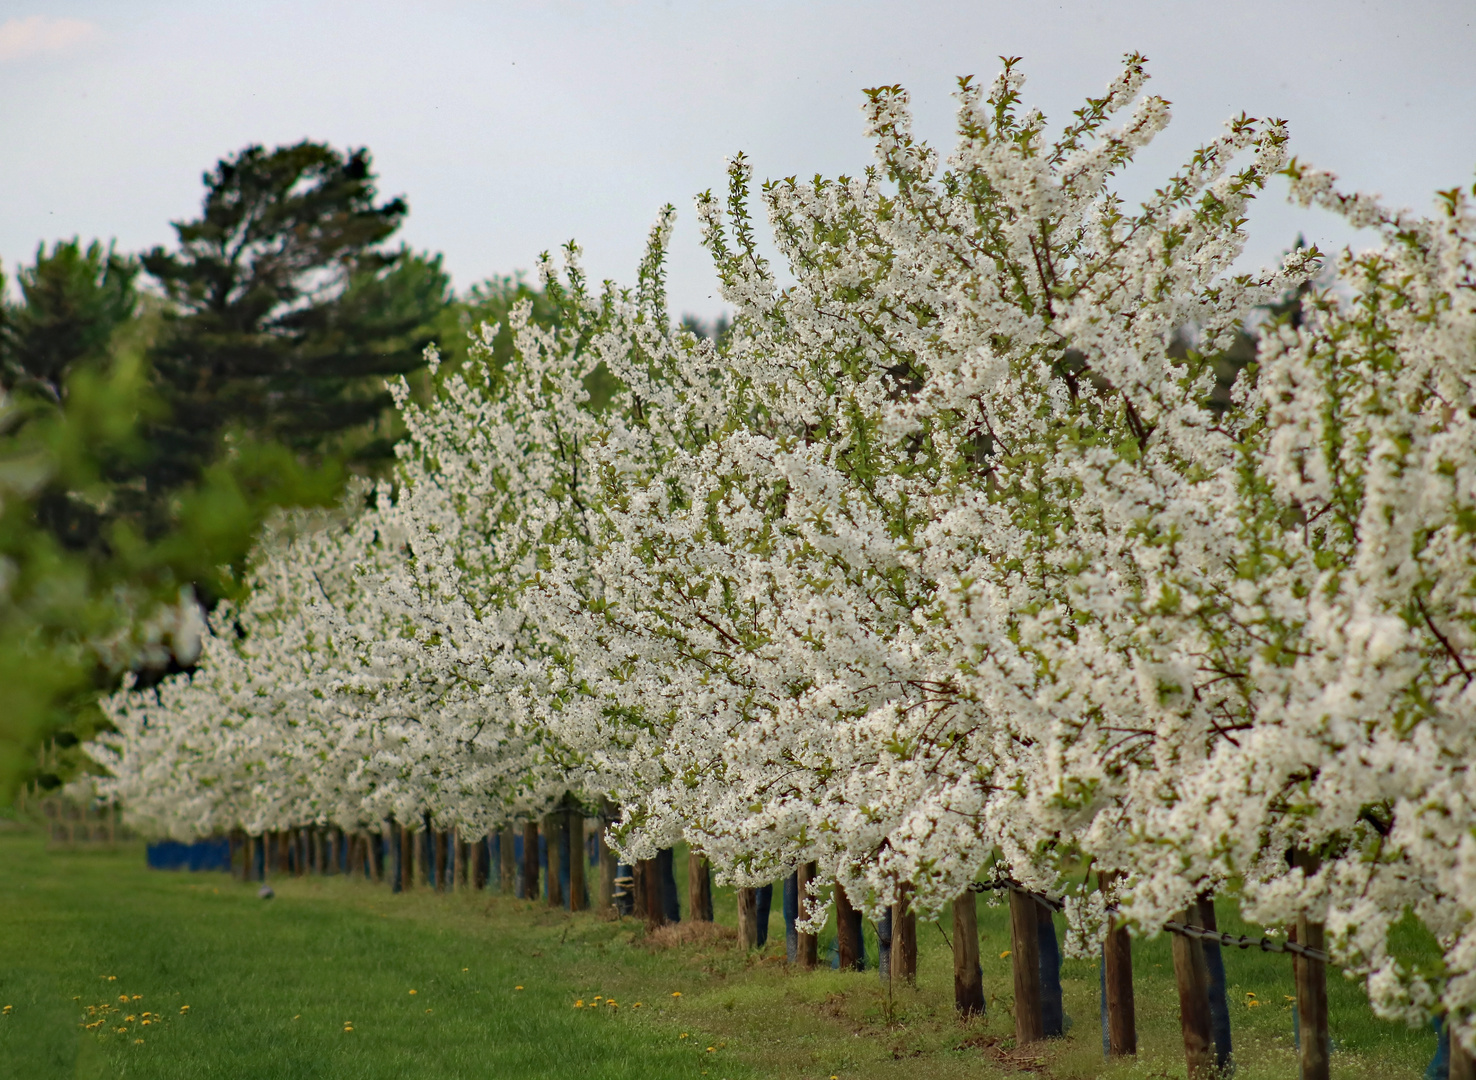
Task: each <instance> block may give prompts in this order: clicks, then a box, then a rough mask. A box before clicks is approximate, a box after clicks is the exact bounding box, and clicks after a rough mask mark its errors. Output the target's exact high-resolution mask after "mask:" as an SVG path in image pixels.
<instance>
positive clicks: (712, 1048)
mask: <svg viewBox="0 0 1476 1080" xmlns="http://www.w3.org/2000/svg"><path fill="white" fill-rule="evenodd" d="M707 1052H708V1053H709V1054H716V1053H717V1047H716V1046H709V1047H708V1048H707Z"/></svg>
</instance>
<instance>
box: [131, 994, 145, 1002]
mask: <svg viewBox="0 0 1476 1080" xmlns="http://www.w3.org/2000/svg"><path fill="white" fill-rule="evenodd" d="M133 1000H134V1001H142V1000H143V995H142V994H134V995H133Z"/></svg>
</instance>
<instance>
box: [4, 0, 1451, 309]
mask: <svg viewBox="0 0 1476 1080" xmlns="http://www.w3.org/2000/svg"><path fill="white" fill-rule="evenodd" d="M1134 49H1136V50H1140V51H1142V52H1143V53H1145V54H1146V55H1147V56H1148V58H1149V61H1150V64H1149V70H1150V71H1151V72H1152V74H1153V76H1154V78H1153V81H1152V84H1151V87H1152V89H1153V91H1154V92H1156V93H1158V94H1161V95H1162V96H1164V97H1166V98H1168V99H1169V100H1170V101H1171V102H1173V106H1174V107H1173V112H1174V122H1173V124H1172V125H1171V126H1170V128H1169V129H1168V131H1167V132H1165V133H1164V134H1163V135H1162V136H1160V139H1159V141H1158V142H1157V143H1155V144H1154V146H1153V147H1151V148H1150V150H1149V151H1148V152H1146V153H1145V154H1144V155H1143V156H1142V157H1141V159H1140V162H1139V164H1138V165H1136V166H1135V167H1134V168H1133V170H1132V171H1131V173H1130V175H1128V176H1127V177H1125V178H1124V181H1123V188H1122V190H1123V191H1124V193H1125V194H1127V195H1129V196H1139V197H1140V196H1141V195H1143V194H1146V193H1147V192H1148V191H1151V189H1152V188H1153V187H1155V186H1157V185H1158V184H1159V183H1161V182H1162V181H1163V179H1165V178H1166V177H1167V175H1168V174H1169V172H1170V171H1171V169H1172V168H1173V167H1174V165H1175V164H1176V163H1177V162H1178V160H1180V159H1182V158H1183V157H1184V156H1186V155H1187V154H1188V153H1189V152H1190V151H1191V150H1192V149H1193V147H1194V146H1195V145H1197V144H1199V143H1201V142H1203V141H1204V140H1206V139H1208V138H1211V137H1213V136H1214V135H1215V134H1217V133H1218V132H1219V130H1220V129H1221V125H1222V124H1223V123H1224V121H1225V120H1226V119H1227V118H1228V117H1230V116H1233V115H1235V114H1237V113H1239V112H1240V111H1242V110H1244V111H1246V112H1248V113H1250V114H1251V115H1253V116H1260V117H1265V116H1277V117H1282V118H1284V119H1286V120H1288V121H1289V122H1290V124H1291V132H1292V145H1293V149H1294V152H1295V153H1296V154H1297V155H1299V156H1300V157H1302V158H1304V159H1306V160H1308V161H1310V162H1312V163H1314V164H1316V165H1317V166H1319V167H1321V168H1326V169H1331V170H1332V171H1334V172H1336V173H1337V174H1339V176H1340V177H1342V178H1343V180H1344V182H1345V183H1346V185H1347V186H1350V187H1357V188H1360V189H1364V190H1370V191H1376V192H1379V193H1381V194H1383V195H1384V196H1385V197H1386V199H1388V200H1389V201H1391V202H1394V203H1397V204H1400V205H1407V206H1414V207H1418V208H1421V209H1423V208H1426V207H1427V206H1429V205H1430V202H1431V198H1432V193H1433V192H1434V191H1435V190H1436V189H1439V188H1449V187H1453V186H1456V185H1469V184H1470V183H1471V181H1472V179H1473V176H1476V0H1400V2H1398V3H1385V2H1359V0H1334V2H1317V3H1298V2H1293V0H1277V2H1273V3H1237V2H1235V0H1219V2H1214V3H1210V2H1192V3H1190V2H1181V3H1150V2H1140V0H1111V2H1106V0H1097V2H1093V3H1081V2H1072V3H1032V2H1028V0H1011V2H1001V0H972V2H969V3H943V2H938V3H925V2H911V3H903V2H892V3H871V2H866V0H845V2H842V3H819V2H816V3H781V2H754V0H749V2H745V3H727V2H720V0H700V2H699V0H688V2H667V3H660V2H636V0H627V2H621V0H566V2H555V3H540V2H538V0H523V2H519V3H511V4H510V3H490V2H485V0H484V2H481V3H451V2H432V0H419V2H418V3H415V4H409V3H403V2H401V3H394V4H388V3H375V2H371V0H355V2H353V3H313V2H311V0H292V2H291V3H251V2H247V0H235V2H232V3H224V2H209V3H201V2H199V0H195V2H192V3H184V2H174V0H129V2H128V3H126V4H124V3H118V2H116V0H115V2H90V3H89V2H77V3H67V2H59V0H53V2H50V3H31V4H16V3H10V2H9V0H0V101H3V102H4V108H3V110H0V147H3V152H0V190H3V198H0V258H3V259H4V262H5V265H6V268H7V270H13V268H14V266H15V264H16V263H17V262H18V261H29V260H30V259H31V258H32V256H33V254H34V251H35V248H36V244H37V242H38V241H40V240H42V239H45V240H51V239H55V238H58V237H69V236H72V235H81V236H82V237H83V238H84V239H85V238H89V237H94V236H97V237H102V238H105V239H106V238H110V237H116V238H117V241H118V244H119V246H120V247H121V248H123V249H125V250H138V249H142V248H146V247H149V246H152V245H153V244H156V243H166V244H167V243H169V242H170V241H171V240H172V239H173V233H172V230H171V229H170V227H169V222H170V221H171V220H178V219H181V218H186V217H189V216H192V215H193V214H194V213H195V212H196V210H197V209H198V207H199V204H200V200H201V195H202V190H203V189H202V187H201V181H200V176H201V173H202V172H204V171H205V170H206V169H207V168H209V167H210V166H212V165H213V164H214V162H215V161H216V160H217V159H219V158H220V157H222V156H224V155H226V154H229V153H231V152H233V151H235V150H237V149H239V148H241V147H242V146H245V145H247V144H249V143H253V142H256V143H262V144H265V145H268V146H271V145H276V144H281V143H287V142H294V141H297V140H299V139H302V138H311V139H318V140H326V141H328V142H331V143H333V144H334V145H336V146H339V147H347V146H367V147H369V148H370V149H371V150H372V151H373V154H374V160H375V165H376V168H377V170H378V172H379V176H380V190H381V192H382V193H383V194H385V195H396V194H404V195H406V196H407V197H408V199H409V202H410V208H411V213H410V217H409V220H408V223H407V225H406V227H405V229H404V232H403V235H404V237H405V239H406V240H407V241H408V242H409V243H411V244H412V245H414V246H415V247H417V248H423V249H429V250H432V251H441V252H444V253H445V256H446V263H447V267H448V268H449V269H450V271H451V272H452V274H453V275H454V278H455V281H456V284H457V287H458V288H464V287H465V286H468V285H470V284H472V283H473V282H475V281H477V280H480V279H482V278H484V277H486V276H488V275H491V274H500V273H507V272H510V271H513V270H517V269H520V268H521V269H530V268H531V267H532V266H533V264H534V260H535V259H536V257H537V254H538V252H539V251H541V250H543V249H546V248H552V247H556V246H557V245H559V244H561V243H562V242H563V241H565V240H567V239H569V238H575V239H577V240H578V241H579V243H580V244H581V245H582V246H583V247H584V249H585V252H586V262H587V265H588V266H589V268H590V270H591V271H592V272H593V273H594V274H595V275H596V276H599V277H614V278H617V279H619V280H624V281H629V280H631V278H632V277H633V274H634V269H635V265H636V261H637V258H638V257H639V252H640V248H641V245H642V244H643V242H644V239H645V234H646V231H647V229H648V228H649V226H650V224H651V222H652V221H653V220H654V218H655V215H656V212H657V210H658V208H659V207H660V206H661V205H662V204H664V203H667V202H672V203H675V204H676V206H677V209H678V212H679V215H680V216H679V224H678V229H677V234H676V236H675V239H674V242H673V257H672V268H671V277H670V285H671V293H672V308H673V310H674V311H677V312H681V311H690V312H694V313H697V314H699V315H701V316H703V317H708V318H710V317H711V316H712V315H714V314H715V313H716V312H718V311H719V310H721V307H722V304H721V300H720V298H719V297H717V295H716V290H715V287H714V284H713V279H712V275H711V273H710V271H709V269H708V265H707V261H706V257H705V255H704V254H703V253H702V251H701V249H700V248H699V247H698V245H697V236H696V229H695V226H694V224H693V215H692V210H691V207H692V197H693V195H694V194H695V193H697V192H698V191H701V190H702V189H704V188H708V187H718V186H720V185H721V184H722V183H723V163H724V159H725V158H727V157H728V156H730V155H731V154H733V153H734V152H736V151H739V150H742V151H745V152H746V153H747V154H748V155H749V156H750V158H751V159H752V160H753V163H754V166H755V170H756V171H757V173H758V174H759V176H760V177H767V176H786V175H791V174H799V175H801V176H809V175H812V174H814V173H816V172H821V173H825V174H827V175H835V174H837V173H840V172H855V171H857V170H859V169H861V168H863V167H864V166H865V165H866V164H868V163H869V162H870V161H871V153H870V148H869V147H868V146H867V144H866V143H865V141H864V139H863V138H862V134H861V115H860V111H859V104H860V102H861V88H862V87H866V86H872V85H877V84H881V83H894V82H895V83H901V84H903V85H904V86H906V87H907V88H908V89H909V90H910V91H911V93H912V99H913V103H914V107H915V110H916V112H917V116H918V123H917V128H918V131H919V132H920V133H921V134H922V135H923V136H924V137H926V138H928V139H929V140H930V141H932V142H933V143H934V144H935V145H941V146H946V145H947V144H948V142H949V136H950V132H951V121H952V107H953V102H952V99H951V97H950V95H951V93H952V91H953V88H954V78H955V76H958V75H963V74H975V75H978V76H980V77H981V78H989V77H992V76H993V74H994V73H995V72H996V71H997V69H998V67H999V61H998V59H997V58H998V57H999V56H1000V55H1002V54H1009V55H1017V56H1020V57H1023V58H1024V70H1025V71H1026V73H1027V75H1028V77H1029V81H1028V82H1027V85H1026V89H1025V93H1026V99H1027V101H1028V102H1029V103H1032V104H1037V105H1039V106H1041V107H1042V108H1043V109H1044V110H1045V111H1046V114H1047V116H1049V117H1050V118H1051V119H1052V120H1053V121H1057V122H1059V121H1060V120H1063V119H1065V118H1067V117H1068V116H1069V112H1070V110H1071V109H1072V108H1074V107H1075V106H1076V105H1078V104H1079V103H1080V101H1081V99H1082V98H1084V97H1085V96H1086V95H1087V94H1095V93H1098V92H1100V90H1101V89H1102V87H1103V86H1104V85H1105V84H1106V83H1107V82H1108V80H1109V79H1111V78H1112V77H1113V76H1114V75H1115V74H1116V72H1117V70H1118V68H1119V65H1120V59H1121V56H1122V54H1123V53H1125V52H1128V51H1131V50H1134ZM1251 229H1252V246H1251V249H1250V251H1249V252H1248V255H1247V259H1248V260H1249V261H1252V262H1255V263H1257V264H1259V263H1261V262H1265V261H1269V260H1272V259H1274V258H1275V257H1276V255H1277V253H1278V252H1279V250H1280V249H1282V248H1284V247H1286V246H1287V245H1289V244H1290V242H1291V241H1292V239H1293V238H1294V237H1295V235H1296V234H1297V232H1298V231H1303V232H1305V233H1306V234H1307V236H1308V237H1309V238H1310V239H1312V240H1314V241H1316V242H1318V243H1319V244H1323V245H1328V244H1333V245H1341V244H1343V243H1346V242H1349V241H1350V239H1352V240H1354V241H1355V242H1356V238H1351V237H1350V236H1349V235H1348V234H1347V233H1346V232H1343V231H1340V230H1339V229H1338V228H1337V225H1336V223H1335V222H1334V221H1332V220H1331V219H1329V218H1328V217H1327V216H1326V215H1322V214H1314V213H1309V212H1303V211H1297V210H1294V209H1292V208H1290V207H1288V206H1286V205H1285V188H1284V186H1283V187H1280V188H1278V189H1276V190H1275V191H1273V193H1272V194H1271V196H1270V197H1269V198H1267V200H1266V202H1265V204H1264V205H1263V206H1262V207H1261V208H1259V209H1258V210H1257V212H1256V213H1255V215H1254V216H1253V218H1252V223H1251Z"/></svg>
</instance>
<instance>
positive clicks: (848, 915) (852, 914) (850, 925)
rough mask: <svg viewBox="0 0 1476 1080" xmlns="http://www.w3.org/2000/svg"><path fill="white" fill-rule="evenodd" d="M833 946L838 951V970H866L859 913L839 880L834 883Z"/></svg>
mask: <svg viewBox="0 0 1476 1080" xmlns="http://www.w3.org/2000/svg"><path fill="white" fill-rule="evenodd" d="M835 947H836V951H837V952H838V953H839V961H840V970H842V971H864V970H866V951H865V943H864V941H863V939H862V937H861V913H860V912H859V911H857V910H856V909H855V908H854V907H852V906H851V898H850V897H849V896H847V895H846V889H845V886H843V885H842V884H841V883H840V882H839V881H837V882H836V883H835Z"/></svg>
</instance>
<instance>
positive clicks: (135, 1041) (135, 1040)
mask: <svg viewBox="0 0 1476 1080" xmlns="http://www.w3.org/2000/svg"><path fill="white" fill-rule="evenodd" d="M143 1044H144V1041H143V1040H142V1039H134V1040H133V1045H134V1046H142V1045H143Z"/></svg>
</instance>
